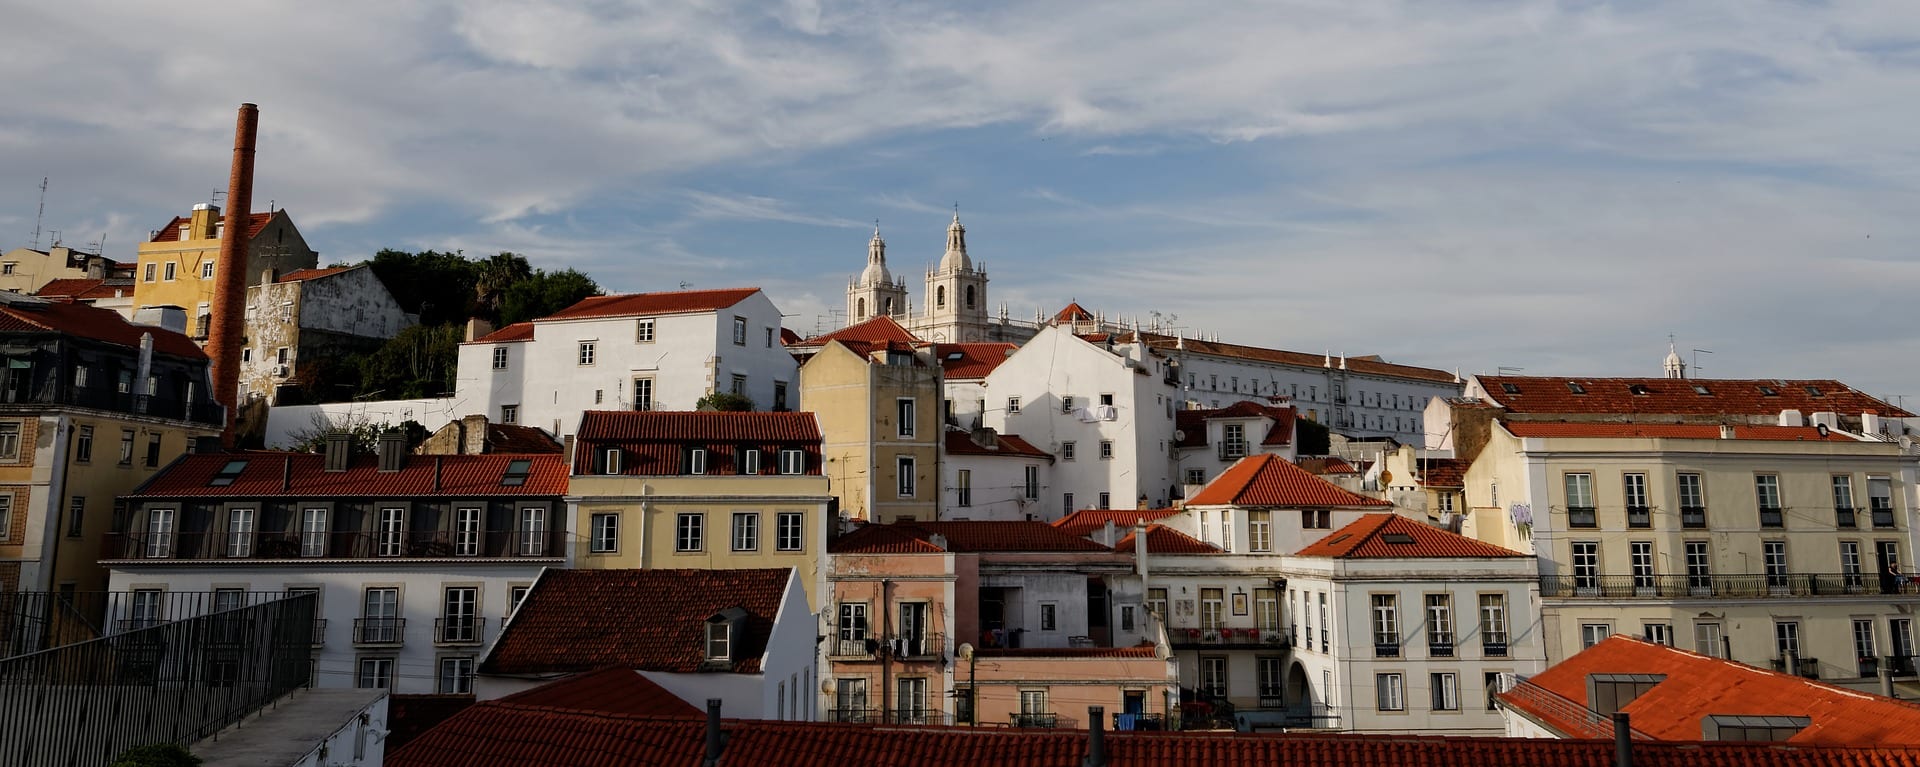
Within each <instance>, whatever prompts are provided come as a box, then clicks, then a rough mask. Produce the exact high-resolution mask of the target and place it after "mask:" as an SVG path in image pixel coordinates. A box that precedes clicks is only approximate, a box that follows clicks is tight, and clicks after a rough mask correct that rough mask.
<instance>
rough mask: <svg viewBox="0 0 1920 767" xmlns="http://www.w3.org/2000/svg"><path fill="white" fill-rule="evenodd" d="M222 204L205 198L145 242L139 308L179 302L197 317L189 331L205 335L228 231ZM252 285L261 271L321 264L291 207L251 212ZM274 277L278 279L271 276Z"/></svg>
mask: <svg viewBox="0 0 1920 767" xmlns="http://www.w3.org/2000/svg"><path fill="white" fill-rule="evenodd" d="M223 223H224V222H223V217H222V216H221V215H220V208H219V207H217V206H214V205H209V204H206V203H201V204H199V205H195V206H193V212H192V214H191V215H188V216H175V217H174V219H173V220H172V221H169V222H167V224H166V225H165V226H163V227H161V228H159V229H155V230H153V234H152V235H151V236H150V237H148V238H147V241H146V242H143V243H140V246H139V248H138V250H139V263H138V264H136V265H135V267H134V276H133V277H134V293H133V303H134V308H135V309H136V310H138V309H140V308H142V307H147V306H178V307H180V308H182V309H185V310H186V311H187V316H188V317H191V318H193V321H192V322H191V323H190V325H189V333H190V334H191V335H193V336H194V337H195V338H202V339H204V338H205V337H206V334H207V330H208V327H209V326H208V325H207V324H206V319H205V318H206V317H207V315H208V308H209V306H211V304H212V302H213V288H214V275H215V273H216V272H217V269H216V268H215V264H216V262H217V261H218V260H219V258H220V235H221V234H222V231H223ZM247 237H248V240H247V270H246V274H247V284H248V285H258V284H260V282H261V275H262V273H264V272H267V271H271V272H273V274H274V276H275V277H276V278H277V277H278V275H282V274H286V273H288V272H292V271H294V270H296V269H312V268H314V267H315V266H318V265H319V262H320V254H318V253H315V252H314V251H313V250H312V249H310V248H308V247H307V241H306V240H305V239H304V238H302V237H301V236H300V230H299V229H296V228H294V226H293V219H291V218H289V217H288V216H287V212H286V211H285V210H274V211H269V212H266V213H255V214H253V215H251V216H249V217H248V233H247ZM267 281H268V282H272V281H273V280H267Z"/></svg>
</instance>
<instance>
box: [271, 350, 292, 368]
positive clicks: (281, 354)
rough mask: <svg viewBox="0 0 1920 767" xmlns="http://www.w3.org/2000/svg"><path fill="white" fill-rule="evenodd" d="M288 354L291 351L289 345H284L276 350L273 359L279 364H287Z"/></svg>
mask: <svg viewBox="0 0 1920 767" xmlns="http://www.w3.org/2000/svg"><path fill="white" fill-rule="evenodd" d="M288 354H289V351H288V349H287V347H285V346H282V347H280V348H279V349H278V350H276V351H275V352H274V356H273V361H274V362H275V363H277V364H281V365H285V364H287V358H288Z"/></svg>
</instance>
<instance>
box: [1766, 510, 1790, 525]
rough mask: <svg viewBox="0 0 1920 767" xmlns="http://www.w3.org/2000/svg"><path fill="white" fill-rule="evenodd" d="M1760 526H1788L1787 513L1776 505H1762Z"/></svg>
mask: <svg viewBox="0 0 1920 767" xmlns="http://www.w3.org/2000/svg"><path fill="white" fill-rule="evenodd" d="M1760 526H1761V527H1786V526H1787V516H1786V513H1785V512H1784V511H1783V510H1781V509H1779V508H1776V507H1772V506H1762V507H1760Z"/></svg>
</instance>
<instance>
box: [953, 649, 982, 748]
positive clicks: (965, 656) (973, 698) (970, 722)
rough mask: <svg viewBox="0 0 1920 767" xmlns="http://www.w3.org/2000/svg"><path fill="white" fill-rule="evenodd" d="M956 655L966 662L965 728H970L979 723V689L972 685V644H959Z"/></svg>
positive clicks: (973, 666)
mask: <svg viewBox="0 0 1920 767" xmlns="http://www.w3.org/2000/svg"><path fill="white" fill-rule="evenodd" d="M957 654H958V655H959V656H960V659H961V660H963V661H966V662H967V726H968V727H972V726H974V725H975V723H977V722H979V721H980V688H979V687H977V686H975V685H974V671H975V660H974V657H973V643H972V642H961V643H960V648H959V650H958V652H957Z"/></svg>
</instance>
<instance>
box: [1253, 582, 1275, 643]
mask: <svg viewBox="0 0 1920 767" xmlns="http://www.w3.org/2000/svg"><path fill="white" fill-rule="evenodd" d="M1253 625H1254V627H1256V628H1258V629H1260V633H1262V634H1275V635H1277V634H1279V633H1280V592H1279V591H1278V590H1275V589H1254V590H1253Z"/></svg>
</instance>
